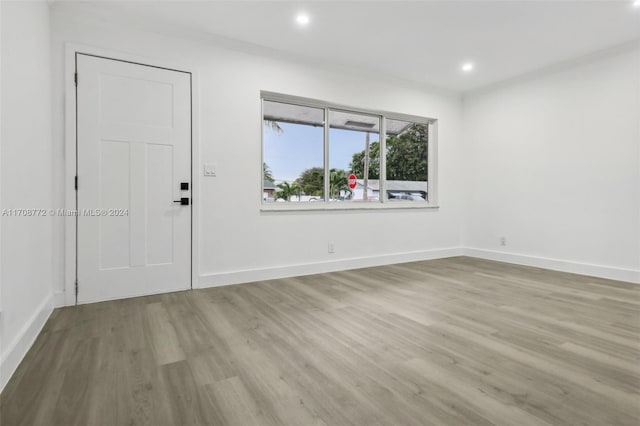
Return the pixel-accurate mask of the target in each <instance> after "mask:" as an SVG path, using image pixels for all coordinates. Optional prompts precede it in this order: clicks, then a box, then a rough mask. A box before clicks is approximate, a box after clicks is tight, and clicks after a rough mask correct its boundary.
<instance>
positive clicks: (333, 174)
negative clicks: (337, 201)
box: [329, 169, 353, 198]
mask: <svg viewBox="0 0 640 426" xmlns="http://www.w3.org/2000/svg"><path fill="white" fill-rule="evenodd" d="M342 191H346V192H349V193H350V194H352V193H353V192H352V191H351V189H350V188H349V176H347V172H346V171H344V170H336V169H331V170H330V171H329V197H330V198H340V193H341V192H342Z"/></svg>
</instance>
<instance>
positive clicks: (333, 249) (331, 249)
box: [328, 241, 336, 253]
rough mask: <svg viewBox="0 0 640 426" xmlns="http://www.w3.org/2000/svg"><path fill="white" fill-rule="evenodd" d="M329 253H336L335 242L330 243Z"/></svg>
mask: <svg viewBox="0 0 640 426" xmlns="http://www.w3.org/2000/svg"><path fill="white" fill-rule="evenodd" d="M328 251H329V253H335V252H336V247H335V245H334V244H333V241H329V247H328Z"/></svg>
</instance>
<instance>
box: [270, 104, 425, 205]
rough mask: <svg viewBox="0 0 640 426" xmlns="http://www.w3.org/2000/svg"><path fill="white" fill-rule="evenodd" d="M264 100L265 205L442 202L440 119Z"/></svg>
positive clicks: (422, 203)
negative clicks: (438, 172)
mask: <svg viewBox="0 0 640 426" xmlns="http://www.w3.org/2000/svg"><path fill="white" fill-rule="evenodd" d="M262 101H263V103H262V120H263V138H262V158H263V162H262V173H263V179H262V180H263V185H262V200H263V204H270V205H273V206H276V205H277V206H283V207H285V208H301V209H305V208H330V209H331V208H380V207H420V206H422V207H433V206H436V202H435V185H434V184H435V182H434V180H435V179H434V177H435V152H436V150H435V145H436V126H437V122H436V120H433V119H429V118H422V117H415V116H408V115H404V114H394V113H383V112H375V111H366V110H360V109H355V108H346V107H342V106H338V105H333V104H327V103H323V102H320V101H314V100H310V99H305V98H298V97H292V96H286V95H279V94H274V93H266V92H263V93H262ZM287 206H288V207H287ZM274 208H275V207H274Z"/></svg>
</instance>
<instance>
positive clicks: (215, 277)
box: [199, 247, 463, 288]
mask: <svg viewBox="0 0 640 426" xmlns="http://www.w3.org/2000/svg"><path fill="white" fill-rule="evenodd" d="M462 255H463V249H462V248H460V247H453V248H445V249H436V250H421V251H411V252H404V253H394V254H387V255H381V256H371V257H356V258H348V259H339V260H333V261H326V262H315V263H308V264H298V265H287V266H277V267H271V268H260V269H250V270H239V271H230V272H219V273H215V274H204V275H200V279H199V287H200V288H206V287H218V286H223V285H230V284H241V283H247V282H253V281H264V280H272V279H277V278H287V277H296V276H301V275H312V274H322V273H325V272H335V271H344V270H347V269H358V268H367V267H371V266H381V265H389V264H393V263H405V262H415V261H418V260H431V259H441V258H445V257H453V256H462Z"/></svg>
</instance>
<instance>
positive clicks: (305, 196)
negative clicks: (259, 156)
mask: <svg viewBox="0 0 640 426" xmlns="http://www.w3.org/2000/svg"><path fill="white" fill-rule="evenodd" d="M262 108H263V115H264V117H263V124H264V131H263V163H262V172H263V185H262V200H263V201H264V202H275V201H283V202H303V201H304V202H308V201H319V200H323V199H324V128H323V123H324V110H322V109H319V108H311V107H306V106H300V105H293V104H286V103H282V102H270V101H264V103H263V107H262Z"/></svg>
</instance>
